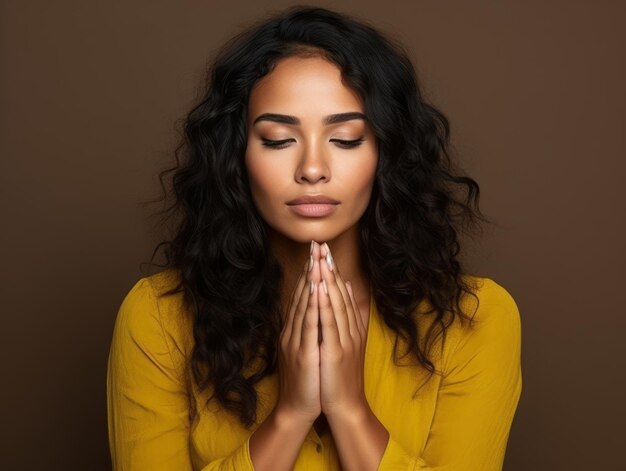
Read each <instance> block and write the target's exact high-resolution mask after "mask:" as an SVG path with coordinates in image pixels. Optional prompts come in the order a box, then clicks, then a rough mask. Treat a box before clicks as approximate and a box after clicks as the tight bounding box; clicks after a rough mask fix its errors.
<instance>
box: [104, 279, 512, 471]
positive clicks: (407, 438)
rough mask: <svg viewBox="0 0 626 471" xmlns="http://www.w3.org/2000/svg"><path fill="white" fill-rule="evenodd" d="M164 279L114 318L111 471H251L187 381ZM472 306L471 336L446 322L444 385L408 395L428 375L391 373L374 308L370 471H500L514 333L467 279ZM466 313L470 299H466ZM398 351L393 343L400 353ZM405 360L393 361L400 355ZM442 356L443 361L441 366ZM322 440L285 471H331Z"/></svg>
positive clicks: (503, 300)
mask: <svg viewBox="0 0 626 471" xmlns="http://www.w3.org/2000/svg"><path fill="white" fill-rule="evenodd" d="M168 272H169V271H168V270H165V271H162V272H160V273H157V274H156V275H152V276H149V277H145V278H142V279H140V280H139V281H138V282H137V283H136V284H135V285H134V286H133V287H132V289H131V290H130V292H129V293H128V294H127V295H126V297H125V299H124V301H123V302H122V304H121V307H120V309H119V312H118V316H117V320H116V324H115V329H114V333H113V341H112V343H111V350H110V354H109V363H108V377H107V402H108V427H109V445H110V449H111V457H112V461H113V469H114V470H115V471H122V470H123V471H130V470H133V471H135V470H138V471H143V470H150V471H159V470H164V471H165V470H167V471H174V470H175V471H191V470H201V471H210V470H222V471H226V470H232V471H248V470H253V469H254V467H253V465H252V461H251V459H250V453H249V440H248V439H249V437H250V435H251V434H252V432H253V430H254V429H255V428H256V427H257V426H258V425H255V426H253V428H252V430H247V429H246V428H245V427H243V426H242V425H241V423H240V422H239V420H238V418H237V417H236V416H235V415H233V414H231V413H229V412H227V411H225V410H224V409H221V408H220V407H219V406H218V405H217V403H216V401H211V402H210V403H209V407H208V408H206V407H205V403H206V399H207V397H208V396H209V394H210V393H209V391H208V390H207V391H204V392H199V391H198V389H197V388H196V386H195V384H194V383H193V381H192V380H191V376H190V370H189V358H190V354H191V348H192V346H193V336H192V330H191V326H192V323H191V320H190V318H189V316H186V315H183V312H182V308H181V306H182V304H181V298H182V294H176V295H174V296H171V297H163V298H157V297H156V293H158V292H160V291H161V290H164V289H166V288H168V287H171V286H173V285H172V280H173V278H172V277H171V276H170V275H168ZM468 279H470V280H471V281H472V282H474V283H476V286H477V288H476V291H475V293H476V294H477V296H478V298H479V300H480V303H479V307H478V311H477V312H476V315H475V317H474V319H475V320H476V321H477V323H476V324H475V328H474V329H470V328H469V327H468V325H467V323H464V324H463V323H461V322H458V321H455V322H454V323H453V324H452V326H451V327H450V328H449V330H448V340H446V342H445V344H444V347H443V350H441V349H439V350H437V348H434V349H433V350H432V351H433V352H439V355H436V358H435V355H434V353H433V355H432V356H431V358H432V360H433V362H434V364H435V366H436V367H437V368H438V369H441V370H442V371H443V372H444V374H443V378H442V376H440V375H436V374H435V375H433V376H432V377H431V379H430V380H429V381H428V382H426V383H425V385H424V386H423V387H422V388H421V389H420V390H419V391H418V393H417V394H416V395H415V397H414V398H412V396H413V393H414V392H415V390H416V389H417V387H418V386H420V385H421V384H422V382H423V380H424V379H425V378H427V376H426V371H425V370H423V369H420V368H419V367H417V366H415V365H413V366H411V365H409V366H396V365H395V364H394V363H393V359H392V351H393V341H394V333H393V331H392V330H390V329H389V328H388V327H387V326H386V325H385V324H384V322H383V319H382V317H380V315H379V313H378V311H377V309H376V305H375V302H374V298H373V297H371V302H370V321H369V327H368V334H367V344H366V353H365V394H366V397H367V400H368V402H369V405H370V407H371V409H372V411H373V412H374V414H375V415H376V417H377V418H378V419H379V420H380V422H381V423H382V424H383V425H384V426H385V428H386V429H387V430H388V432H389V437H390V438H389V442H388V444H387V447H386V449H385V452H384V455H383V457H382V459H381V462H380V466H379V468H378V469H379V470H404V471H409V470H440V471H443V470H450V471H452V470H454V471H460V470H463V471H496V470H501V469H502V463H503V460H504V454H505V450H506V444H507V440H508V436H509V431H510V427H511V424H512V421H513V417H514V414H515V410H516V407H517V404H518V400H519V397H520V394H521V389H522V370H521V355H520V353H521V352H520V348H521V324H520V316H519V311H518V308H517V305H516V303H515V301H514V300H513V298H512V297H511V295H510V294H509V293H508V292H507V291H506V290H505V289H504V288H503V287H502V286H500V285H499V284H497V283H496V282H494V281H493V280H491V279H489V278H482V277H476V276H469V275H468ZM464 302H465V304H464V306H466V307H468V309H469V310H466V312H468V313H469V314H471V313H473V312H474V308H475V307H476V300H475V299H474V298H473V297H471V296H466V297H465V298H464ZM402 345H403V344H402ZM401 351H403V350H401ZM441 353H443V354H442V355H441ZM277 375H278V373H275V374H273V375H272V376H269V377H266V378H264V379H263V380H262V381H261V382H260V383H258V384H257V391H258V392H259V408H258V411H257V415H258V418H259V421H258V424H260V423H262V422H263V420H264V419H265V418H266V417H267V416H268V415H269V413H270V412H271V411H272V409H273V407H274V405H275V404H276V400H277V392H278V376H277ZM339 469H341V465H340V461H339V456H338V454H337V450H336V448H335V446H334V443H333V440H332V434H330V433H327V434H323V435H322V436H321V437H320V436H318V434H317V432H316V430H315V428H314V427H311V429H310V430H309V433H308V435H307V437H306V439H305V441H304V443H303V444H302V447H301V449H300V453H299V455H298V458H297V461H296V463H295V467H294V470H295V471H309V470H339Z"/></svg>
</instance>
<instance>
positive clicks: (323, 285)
mask: <svg viewBox="0 0 626 471" xmlns="http://www.w3.org/2000/svg"><path fill="white" fill-rule="evenodd" d="M322 287H323V288H324V293H326V294H328V288H327V287H326V280H322Z"/></svg>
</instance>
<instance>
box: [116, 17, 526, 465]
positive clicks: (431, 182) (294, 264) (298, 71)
mask: <svg viewBox="0 0 626 471" xmlns="http://www.w3.org/2000/svg"><path fill="white" fill-rule="evenodd" d="M448 132H449V131H448V122H447V120H446V118H445V117H444V116H443V115H442V114H441V113H440V112H439V111H437V110H436V109H435V108H434V107H432V106H430V105H428V104H427V103H426V102H425V100H424V99H423V98H422V96H421V94H420V91H419V87H418V84H417V80H416V77H415V75H414V70H413V67H412V65H411V62H410V61H409V59H408V58H407V57H406V55H405V54H404V53H403V52H402V50H401V48H400V47H399V46H396V45H394V44H393V43H391V42H390V41H389V40H388V39H385V38H384V37H383V36H382V35H381V34H380V33H379V32H377V31H376V30H374V29H373V28H371V27H370V26H368V25H366V24H364V23H362V22H359V21H357V20H355V19H353V18H350V17H348V16H346V15H342V14H338V13H335V12H332V11H329V10H326V9H321V8H309V7H295V8H291V9H288V10H286V11H284V12H281V13H279V14H277V15H274V16H272V17H271V18H269V19H266V20H264V21H262V22H260V23H258V24H256V25H254V26H253V27H251V28H250V29H249V30H247V31H245V32H243V33H241V34H240V35H238V36H237V37H236V38H234V39H233V40H232V41H231V42H229V43H228V44H227V45H226V46H225V48H224V49H222V50H221V51H220V53H219V54H218V56H217V58H216V59H215V62H214V64H213V67H212V68H211V69H210V74H209V79H208V84H207V90H206V94H205V96H204V97H203V99H202V100H201V102H200V103H199V104H198V105H197V106H196V107H195V108H194V109H193V110H192V111H191V112H190V113H189V115H188V117H187V121H186V125H185V139H186V140H185V141H184V146H182V147H181V148H180V149H182V150H185V159H184V160H183V161H182V162H181V161H179V160H177V162H179V165H178V166H176V167H175V168H173V169H170V170H169V171H166V172H164V173H167V172H174V175H173V190H174V196H175V202H174V204H173V205H172V206H170V208H169V209H168V210H166V213H168V214H169V215H172V216H177V217H179V219H178V225H177V227H176V233H175V237H174V238H173V240H172V241H169V242H166V243H162V244H159V247H162V246H165V248H166V251H165V254H166V259H167V262H166V264H165V265H160V266H161V267H165V268H166V269H164V270H162V271H160V272H159V273H157V274H155V275H152V276H148V277H145V278H142V279H141V280H139V281H138V282H137V283H136V284H135V286H134V287H133V288H132V289H131V290H130V292H129V293H128V294H127V296H126V298H125V299H124V301H123V303H122V305H121V307H120V310H119V313H118V317H117V321H116V326H115V332H114V336H113V341H112V345H111V352H110V356H109V370H108V383H107V392H108V406H109V441H110V446H111V454H112V459H113V463H114V469H116V470H131V469H132V470H134V469H137V470H143V469H146V470H147V469H150V470H158V469H163V470H166V469H167V470H177V471H184V470H192V469H193V470H203V471H209V470H217V469H220V470H252V469H255V470H257V471H258V470H270V469H271V470H282V469H297V470H316V469H344V470H359V471H362V470H375V469H380V470H390V469H394V470H396V469H406V470H413V469H438V470H443V469H446V470H482V471H485V470H496V469H501V467H502V463H503V458H504V452H505V449H506V442H507V438H508V434H509V430H510V426H511V423H512V420H513V416H514V413H515V409H516V407H517V403H518V400H519V396H520V393H521V364H520V342H521V328H520V319H519V312H518V309H517V306H516V304H515V301H514V300H513V298H512V297H511V296H510V294H509V293H508V292H507V291H506V290H505V289H504V288H503V287H501V286H500V285H498V284H497V283H495V282H494V281H493V280H490V279H488V278H481V277H478V276H472V275H469V274H465V273H463V272H462V269H461V266H460V262H459V261H458V260H457V255H458V254H459V251H460V244H459V242H458V236H459V232H460V231H461V230H466V229H467V228H468V227H470V226H471V225H472V223H476V221H478V220H483V221H484V220H485V218H483V217H482V215H481V214H480V211H479V210H478V208H477V206H478V195H479V188H478V185H477V184H476V182H475V181H474V180H472V179H471V178H469V177H466V176H458V175H456V174H455V172H454V171H453V169H452V164H451V161H450V158H449V156H448V152H447V150H448V149H447V146H448ZM162 177H163V175H162ZM454 185H460V186H461V187H463V188H466V189H467V190H468V196H467V198H466V200H462V199H457V198H456V197H455V193H454V191H453V190H454ZM159 247H157V249H158V248H159ZM155 252H156V251H155Z"/></svg>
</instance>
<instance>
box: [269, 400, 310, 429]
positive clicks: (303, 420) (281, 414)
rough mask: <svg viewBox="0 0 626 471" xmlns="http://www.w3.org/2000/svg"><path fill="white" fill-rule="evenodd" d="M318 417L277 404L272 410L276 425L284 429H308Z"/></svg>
mask: <svg viewBox="0 0 626 471" xmlns="http://www.w3.org/2000/svg"><path fill="white" fill-rule="evenodd" d="M316 418H317V417H313V416H312V415H308V414H302V413H300V412H296V411H293V410H292V409H290V408H288V407H285V406H281V405H280V404H277V405H276V407H275V408H274V410H273V411H272V420H273V421H274V423H275V425H276V426H277V427H279V428H280V429H283V430H291V431H295V430H299V429H306V430H307V431H308V430H309V428H311V426H312V425H313V423H314V422H315V419H316Z"/></svg>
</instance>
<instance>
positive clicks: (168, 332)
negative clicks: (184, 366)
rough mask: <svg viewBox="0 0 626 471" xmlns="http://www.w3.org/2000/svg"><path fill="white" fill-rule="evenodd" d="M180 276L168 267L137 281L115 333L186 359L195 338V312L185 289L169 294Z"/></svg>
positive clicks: (116, 325) (120, 336)
mask: <svg viewBox="0 0 626 471" xmlns="http://www.w3.org/2000/svg"><path fill="white" fill-rule="evenodd" d="M178 280H179V277H178V275H177V273H176V272H175V271H173V270H164V271H161V272H159V273H156V274H154V275H151V276H147V277H143V278H140V279H139V280H138V281H136V282H135V284H134V285H133V286H132V287H131V288H130V290H129V291H128V292H127V293H126V295H125V296H124V299H123V300H122V303H121V305H120V307H119V310H118V313H117V317H116V321H115V330H114V337H115V338H119V339H127V340H131V341H132V342H133V343H135V344H137V345H138V346H140V347H141V348H143V349H146V350H151V349H158V348H167V349H168V350H172V351H174V353H177V354H178V356H179V357H181V361H184V360H182V358H184V357H186V356H187V354H188V352H189V350H190V341H191V338H192V335H191V333H192V321H191V316H190V315H189V314H188V313H187V311H186V309H185V307H184V305H183V296H182V292H178V293H174V294H169V295H168V294H166V292H167V291H168V290H170V289H172V288H175V287H176V286H177V283H178Z"/></svg>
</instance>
